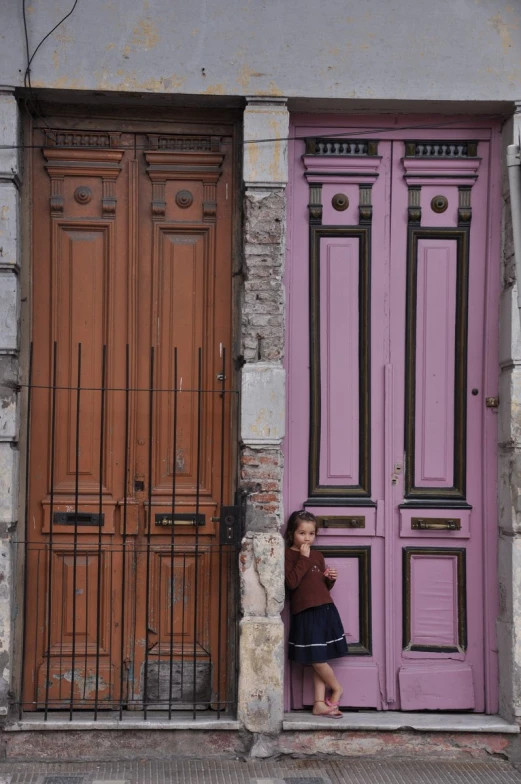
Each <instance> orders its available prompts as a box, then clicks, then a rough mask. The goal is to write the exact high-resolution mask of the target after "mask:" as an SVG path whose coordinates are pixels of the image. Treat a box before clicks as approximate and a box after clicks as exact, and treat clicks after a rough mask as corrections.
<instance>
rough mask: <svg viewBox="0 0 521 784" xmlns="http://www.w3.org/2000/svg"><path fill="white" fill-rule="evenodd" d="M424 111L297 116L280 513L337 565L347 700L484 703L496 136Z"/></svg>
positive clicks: (294, 691)
mask: <svg viewBox="0 0 521 784" xmlns="http://www.w3.org/2000/svg"><path fill="white" fill-rule="evenodd" d="M418 124H419V123H418V121H416V120H413V121H412V122H411V123H410V126H411V128H412V129H411V130H407V131H405V132H404V131H399V130H393V129H392V128H391V126H389V130H388V131H386V132H385V131H380V132H379V133H378V134H377V136H378V138H377V139H375V138H374V137H373V135H372V134H371V132H370V131H367V132H364V130H363V127H362V126H360V125H358V126H357V125H356V123H354V124H353V125H349V124H345V125H342V123H341V122H340V121H337V122H333V123H332V124H331V125H326V124H325V125H323V126H321V127H317V126H316V124H310V123H306V121H305V120H302V121H298V122H297V123H296V125H295V135H296V136H298V137H300V138H301V139H302V138H304V139H305V141H304V140H302V141H295V142H294V151H295V156H294V158H293V160H292V164H291V165H292V182H293V201H292V205H291V221H290V227H289V232H290V245H291V256H290V259H289V269H288V290H289V329H288V334H289V348H288V376H289V379H288V389H289V392H288V431H287V432H288V436H287V443H286V465H287V467H288V468H287V490H286V502H287V512H288V513H289V512H290V511H291V510H292V509H298V508H301V507H305V508H306V509H308V510H309V511H312V512H314V513H315V514H316V515H317V517H318V518H319V520H320V523H321V529H320V533H319V537H318V540H317V547H318V548H319V549H320V550H321V551H322V552H323V553H324V556H325V559H326V562H327V563H329V564H331V565H334V566H336V567H337V568H338V571H339V578H338V582H337V585H336V587H335V588H334V590H333V598H334V599H335V601H336V603H337V605H338V607H339V610H340V613H341V616H342V619H343V622H344V627H345V629H346V634H347V639H348V643H349V656H348V657H346V658H345V659H342V660H339V661H338V662H336V663H335V671H336V673H337V675H338V677H339V678H340V680H341V682H342V683H343V686H344V698H343V702H344V703H345V705H346V706H349V707H354V708H372V709H381V710H385V709H387V710H397V709H402V710H474V711H489V712H494V711H495V710H496V708H497V667H496V665H497V662H496V651H495V648H496V646H495V637H494V623H495V617H496V607H497V582H496V545H495V540H496V519H497V513H496V458H495V444H496V421H497V399H496V396H497V372H496V368H497V345H496V340H497V323H496V314H497V302H498V285H497V279H498V274H497V269H498V253H499V241H498V225H499V224H498V221H499V218H498V209H497V190H496V185H497V183H496V181H495V179H494V177H495V175H494V172H495V168H494V166H495V157H494V156H495V155H497V147H496V146H495V144H496V141H495V139H496V137H495V132H493V131H491V130H490V129H488V128H486V127H483V126H477V127H470V128H464V127H463V128H462V127H460V128H458V129H457V130H453V131H448V130H446V129H445V130H443V132H441V131H439V130H438V131H436V130H430V131H428V130H425V129H424V128H418V129H417V130H414V126H415V125H418ZM344 134H345V135H344ZM287 681H288V684H289V685H288V694H287V705H288V707H294V708H297V707H300V706H302V705H306V704H309V703H310V702H312V683H311V678H310V677H309V673H307V672H306V671H303V670H302V669H301V668H299V667H297V666H295V667H294V668H293V670H292V671H291V673H290V677H289V678H288V679H287Z"/></svg>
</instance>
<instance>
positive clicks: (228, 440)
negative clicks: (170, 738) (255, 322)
mask: <svg viewBox="0 0 521 784" xmlns="http://www.w3.org/2000/svg"><path fill="white" fill-rule="evenodd" d="M84 122H85V126H86V128H87V130H78V127H79V126H80V127H81V121H79V120H78V119H77V118H76V120H75V121H74V122H73V123H72V124H71V126H70V127H69V128H67V123H66V121H64V125H65V126H66V127H65V129H63V126H61V125H58V124H57V125H56V126H55V128H53V129H52V130H48V131H46V132H45V133H42V132H40V131H37V132H35V137H34V154H33V160H32V170H33V190H32V199H33V246H32V327H31V333H32V362H31V373H30V375H31V385H30V391H29V395H30V418H29V428H28V429H29V435H28V438H29V445H28V456H29V458H28V465H27V473H28V479H27V486H28V497H27V512H28V514H27V589H26V621H25V662H24V696H23V702H24V708H25V709H33V710H34V709H45V710H46V711H47V710H50V709H64V708H67V709H70V710H76V709H91V710H94V711H97V710H99V709H103V708H117V707H119V708H120V710H122V709H123V708H125V709H127V708H134V709H141V708H144V709H145V710H147V709H148V708H163V709H168V710H169V711H170V710H171V709H172V708H187V707H190V708H194V709H195V708H204V707H208V706H212V707H216V708H217V709H225V708H227V707H228V706H229V705H230V703H231V702H232V701H233V684H234V676H233V670H234V667H233V656H234V649H233V640H234V613H233V603H234V596H233V594H232V593H231V591H232V586H233V585H234V579H235V568H234V566H235V564H234V561H235V555H234V548H232V547H230V545H229V538H228V539H226V537H225V538H223V536H222V526H221V525H220V519H221V516H222V508H223V506H227V505H230V504H231V502H232V497H233V495H232V491H233V486H232V485H233V471H232V463H233V458H234V455H233V448H232V444H233V433H232V422H233V420H234V411H235V410H236V405H235V398H234V393H233V392H232V389H231V384H230V381H231V375H232V373H231V361H230V360H231V337H232V325H231V315H230V314H231V310H232V308H231V301H232V269H231V263H232V213H233V209H232V205H233V183H234V178H233V133H234V131H233V124H226V123H222V124H217V123H215V124H213V125H208V124H197V123H194V122H193V123H184V124H182V125H181V124H175V123H171V124H168V123H163V125H162V126H161V128H160V130H157V128H156V129H155V130H150V131H148V130H147V131H146V132H145V131H144V130H142V129H143V126H144V123H143V122H141V123H136V127H137V130H134V131H131V132H130V131H129V130H128V128H129V123H125V124H123V123H120V124H119V126H118V124H117V123H115V122H112V123H110V125H109V124H108V121H106V122H105V123H104V124H103V123H100V124H99V125H98V126H97V127H96V126H94V128H93V124H92V121H87V120H85V121H84ZM232 550H233V552H232Z"/></svg>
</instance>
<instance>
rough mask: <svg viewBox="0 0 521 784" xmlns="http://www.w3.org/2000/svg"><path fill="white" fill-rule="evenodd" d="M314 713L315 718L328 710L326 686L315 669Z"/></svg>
mask: <svg viewBox="0 0 521 784" xmlns="http://www.w3.org/2000/svg"><path fill="white" fill-rule="evenodd" d="M313 691H314V698H313V713H314V714H315V716H316V715H317V714H319V713H325V712H326V711H327V710H328V706H327V705H326V702H325V700H326V684H325V683H324V681H323V680H322V678H321V677H320V675H318V674H317V673H316V672H315V670H314V669H313Z"/></svg>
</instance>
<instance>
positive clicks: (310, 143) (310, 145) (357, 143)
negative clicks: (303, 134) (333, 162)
mask: <svg viewBox="0 0 521 784" xmlns="http://www.w3.org/2000/svg"><path fill="white" fill-rule="evenodd" d="M306 155H317V156H320V157H326V156H327V157H339V156H347V155H349V156H358V157H361V156H366V157H367V156H375V155H378V142H377V141H373V140H371V141H368V140H363V139H336V138H333V137H331V138H327V137H324V138H320V137H318V138H309V139H306Z"/></svg>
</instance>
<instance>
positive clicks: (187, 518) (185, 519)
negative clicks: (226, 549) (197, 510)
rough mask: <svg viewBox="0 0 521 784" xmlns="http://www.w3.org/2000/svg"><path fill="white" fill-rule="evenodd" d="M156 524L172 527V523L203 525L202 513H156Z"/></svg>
mask: <svg viewBox="0 0 521 784" xmlns="http://www.w3.org/2000/svg"><path fill="white" fill-rule="evenodd" d="M155 522H156V525H162V526H165V527H170V528H171V527H172V526H173V525H204V514H174V515H172V514H161V513H159V514H156V516H155Z"/></svg>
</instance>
